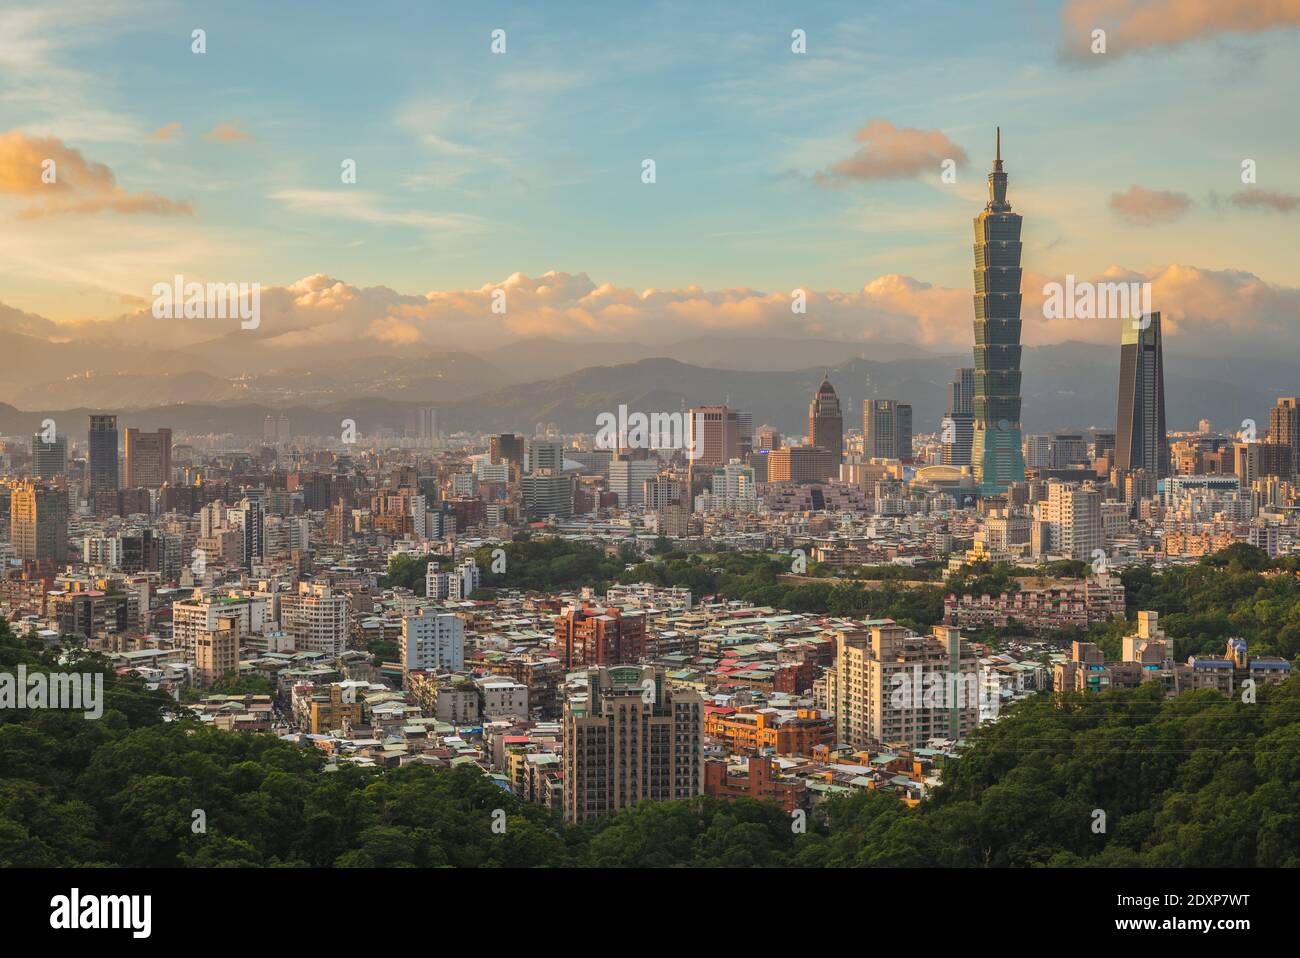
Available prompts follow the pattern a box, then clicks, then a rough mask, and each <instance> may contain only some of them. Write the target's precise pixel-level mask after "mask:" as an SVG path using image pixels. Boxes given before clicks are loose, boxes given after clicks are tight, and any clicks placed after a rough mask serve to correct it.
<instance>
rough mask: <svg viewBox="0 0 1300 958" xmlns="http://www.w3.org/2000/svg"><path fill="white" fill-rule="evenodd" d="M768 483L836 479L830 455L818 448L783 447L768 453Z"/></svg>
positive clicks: (833, 462) (834, 465) (835, 468)
mask: <svg viewBox="0 0 1300 958" xmlns="http://www.w3.org/2000/svg"><path fill="white" fill-rule="evenodd" d="M765 458H766V459H767V481H768V482H826V481H827V480H828V479H831V478H838V473H839V467H838V465H837V464H836V462H835V460H834V458H833V456H832V454H831V453H830V452H829V451H828V450H826V449H822V448H821V447H820V446H785V447H784V448H782V449H776V450H774V451H772V452H769V453H768V454H767V456H766V457H765Z"/></svg>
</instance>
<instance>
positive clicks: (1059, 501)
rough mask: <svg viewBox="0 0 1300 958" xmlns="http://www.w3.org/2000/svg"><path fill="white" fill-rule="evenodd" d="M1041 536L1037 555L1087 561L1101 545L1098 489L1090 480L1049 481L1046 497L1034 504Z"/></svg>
mask: <svg viewBox="0 0 1300 958" xmlns="http://www.w3.org/2000/svg"><path fill="white" fill-rule="evenodd" d="M1037 508H1038V510H1039V521H1040V523H1041V524H1042V530H1043V535H1042V539H1041V540H1040V544H1039V549H1038V550H1037V551H1039V552H1040V554H1042V553H1045V554H1049V555H1061V556H1065V557H1066V558H1067V559H1082V560H1086V561H1091V560H1092V558H1093V555H1092V553H1093V551H1094V550H1096V549H1102V548H1103V547H1104V546H1105V544H1106V543H1105V537H1104V535H1103V532H1102V522H1101V490H1099V489H1097V488H1095V487H1094V486H1093V485H1092V484H1091V483H1087V482H1085V483H1077V482H1049V483H1048V484H1047V498H1046V499H1045V500H1043V501H1042V502H1040V503H1039V504H1038V506H1037Z"/></svg>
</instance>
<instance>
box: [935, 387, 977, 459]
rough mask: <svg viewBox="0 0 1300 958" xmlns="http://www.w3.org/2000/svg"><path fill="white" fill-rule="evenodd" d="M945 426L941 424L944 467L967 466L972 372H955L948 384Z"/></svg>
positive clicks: (972, 426)
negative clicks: (943, 430)
mask: <svg viewBox="0 0 1300 958" xmlns="http://www.w3.org/2000/svg"><path fill="white" fill-rule="evenodd" d="M946 418H947V419H948V422H947V423H945V424H944V429H945V432H944V433H943V434H942V435H943V464H944V465H945V466H969V465H970V464H971V447H972V445H973V443H974V441H975V370H974V369H971V368H962V369H958V370H957V372H956V375H955V376H954V377H953V381H952V382H950V383H949V384H948V414H947V417H946Z"/></svg>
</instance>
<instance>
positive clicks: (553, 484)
mask: <svg viewBox="0 0 1300 958" xmlns="http://www.w3.org/2000/svg"><path fill="white" fill-rule="evenodd" d="M610 465H611V466H613V463H610ZM519 491H520V494H521V495H522V497H523V505H524V513H525V515H526V516H527V518H528V519H530V520H532V521H538V520H543V519H549V518H550V517H551V516H554V517H556V518H557V519H567V518H568V517H569V516H571V515H573V477H572V476H566V475H559V474H557V475H551V474H540V475H526V476H523V477H522V478H521V479H520V480H519Z"/></svg>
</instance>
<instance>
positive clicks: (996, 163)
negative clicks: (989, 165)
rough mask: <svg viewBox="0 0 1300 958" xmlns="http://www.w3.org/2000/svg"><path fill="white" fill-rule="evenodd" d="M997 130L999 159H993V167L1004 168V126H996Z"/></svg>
mask: <svg viewBox="0 0 1300 958" xmlns="http://www.w3.org/2000/svg"><path fill="white" fill-rule="evenodd" d="M995 129H996V130H997V131H998V132H997V144H998V146H997V159H995V160H994V161H993V169H995V170H1000V169H1002V127H1000V126H999V127H995Z"/></svg>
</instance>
